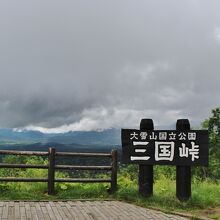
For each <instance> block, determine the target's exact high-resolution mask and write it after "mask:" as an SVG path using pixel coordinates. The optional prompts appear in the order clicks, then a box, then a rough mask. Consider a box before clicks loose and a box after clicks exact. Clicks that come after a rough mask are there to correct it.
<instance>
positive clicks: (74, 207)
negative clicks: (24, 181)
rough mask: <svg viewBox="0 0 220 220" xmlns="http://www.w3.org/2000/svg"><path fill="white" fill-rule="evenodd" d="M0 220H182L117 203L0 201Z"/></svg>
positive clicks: (181, 218) (178, 217)
mask: <svg viewBox="0 0 220 220" xmlns="http://www.w3.org/2000/svg"><path fill="white" fill-rule="evenodd" d="M0 219H2V220H6V219H12V220H14V219H21V220H27V219H39V220H44V219H45V220H47V219H48V220H49V219H50V220H51V219H52V220H56V219H57V220H65V219H68V220H69V219H71V220H113V219H117V220H142V219H143V220H146V219H151V220H154V219H155V220H166V219H167V220H183V219H186V218H183V217H180V216H175V215H168V214H165V213H162V212H159V211H154V210H151V209H146V208H142V207H138V206H135V205H132V204H128V203H124V202H119V201H65V202H64V201H60V202H59V201H51V202H50V201H49V202H28V201H27V202H23V201H15V202H14V201H9V202H0Z"/></svg>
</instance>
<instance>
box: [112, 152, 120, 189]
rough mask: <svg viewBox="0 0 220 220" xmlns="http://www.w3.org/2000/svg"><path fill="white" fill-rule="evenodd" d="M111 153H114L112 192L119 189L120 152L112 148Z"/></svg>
mask: <svg viewBox="0 0 220 220" xmlns="http://www.w3.org/2000/svg"><path fill="white" fill-rule="evenodd" d="M111 155H112V173H111V189H110V193H114V192H115V191H116V189H117V170H118V153H117V150H112V151H111Z"/></svg>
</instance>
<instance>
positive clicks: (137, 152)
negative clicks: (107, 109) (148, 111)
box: [121, 119, 208, 201]
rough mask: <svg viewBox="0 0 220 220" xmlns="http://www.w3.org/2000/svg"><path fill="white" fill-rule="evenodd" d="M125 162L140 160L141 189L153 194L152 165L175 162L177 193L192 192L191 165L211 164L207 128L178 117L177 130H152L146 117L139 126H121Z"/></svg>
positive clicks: (184, 197) (181, 195)
mask: <svg viewBox="0 0 220 220" xmlns="http://www.w3.org/2000/svg"><path fill="white" fill-rule="evenodd" d="M121 138H122V162H124V163H133V164H139V193H140V194H141V195H143V196H146V197H147V196H150V195H152V194H153V165H174V166H176V167H177V169H176V175H177V176H176V191H177V192H176V195H177V197H178V199H179V200H181V201H182V200H188V199H189V198H190V196H191V166H208V131H207V130H190V124H189V121H188V119H180V120H178V121H177V127H176V130H153V121H152V120H151V119H143V120H142V122H141V125H140V130H137V129H122V130H121Z"/></svg>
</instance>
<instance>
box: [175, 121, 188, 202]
mask: <svg viewBox="0 0 220 220" xmlns="http://www.w3.org/2000/svg"><path fill="white" fill-rule="evenodd" d="M176 130H177V131H189V130H190V123H189V120H188V119H178V120H177V122H176ZM176 196H177V198H178V199H179V200H180V201H187V200H188V199H189V198H190V197H191V167H190V166H176Z"/></svg>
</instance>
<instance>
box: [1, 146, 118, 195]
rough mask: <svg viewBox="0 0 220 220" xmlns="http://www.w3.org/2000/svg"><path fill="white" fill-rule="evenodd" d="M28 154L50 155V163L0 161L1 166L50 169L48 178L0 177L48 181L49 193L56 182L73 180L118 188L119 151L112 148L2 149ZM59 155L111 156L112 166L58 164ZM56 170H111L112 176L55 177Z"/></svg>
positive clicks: (10, 180) (8, 180)
mask: <svg viewBox="0 0 220 220" xmlns="http://www.w3.org/2000/svg"><path fill="white" fill-rule="evenodd" d="M1 154H2V155H26V156H48V164H7V163H0V168H34V169H48V178H20V177H18V178H17V177H0V181H3V182H47V183H48V194H54V193H55V190H54V186H55V185H54V184H55V182H71V183H104V182H107V183H111V190H110V192H114V191H115V190H116V188H117V151H116V150H112V151H111V153H77V152H56V149H55V148H49V149H48V152H40V151H16V150H0V155H1ZM59 156H68V157H101V158H104V157H105V158H111V161H112V162H111V165H110V166H77V165H56V163H55V161H56V160H55V159H56V157H59ZM56 170H90V171H91V170H97V171H104V170H106V171H111V178H109V179H105V178H58V179H55V171H56Z"/></svg>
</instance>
